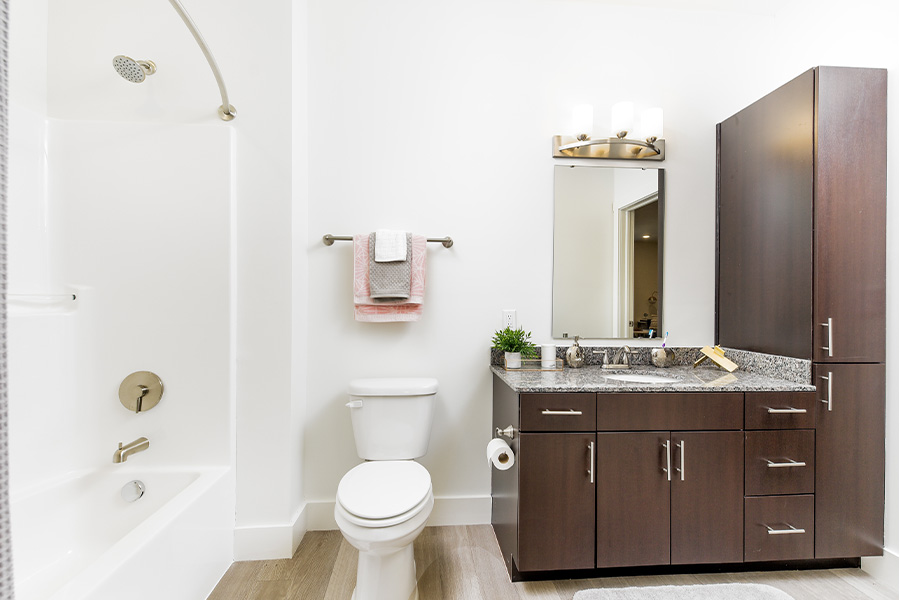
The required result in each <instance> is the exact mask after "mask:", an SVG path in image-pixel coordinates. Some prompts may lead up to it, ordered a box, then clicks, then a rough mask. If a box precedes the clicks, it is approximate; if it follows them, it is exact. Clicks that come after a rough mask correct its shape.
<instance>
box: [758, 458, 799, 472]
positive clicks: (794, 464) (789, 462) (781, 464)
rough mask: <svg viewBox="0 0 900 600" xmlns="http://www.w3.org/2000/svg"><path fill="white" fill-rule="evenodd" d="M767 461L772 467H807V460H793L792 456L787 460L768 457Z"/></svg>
mask: <svg viewBox="0 0 900 600" xmlns="http://www.w3.org/2000/svg"><path fill="white" fill-rule="evenodd" d="M766 462H767V463H769V465H768V466H769V468H770V469H777V468H779V467H805V466H806V463H805V462H802V461H798V460H791V459H790V458H789V459H787V462H774V461H771V460H769V459H768V458H767V459H766Z"/></svg>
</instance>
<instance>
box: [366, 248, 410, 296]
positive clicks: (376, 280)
mask: <svg viewBox="0 0 900 600" xmlns="http://www.w3.org/2000/svg"><path fill="white" fill-rule="evenodd" d="M411 256H412V234H411V233H407V234H406V260H396V261H392V262H375V234H374V233H370V234H369V296H371V297H372V299H373V300H376V301H378V300H405V299H407V298H409V284H410V280H411V276H412V263H411V261H410V260H409V259H410V257H411Z"/></svg>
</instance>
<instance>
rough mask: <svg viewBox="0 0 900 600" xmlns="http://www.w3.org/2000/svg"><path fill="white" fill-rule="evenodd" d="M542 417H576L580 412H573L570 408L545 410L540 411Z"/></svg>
mask: <svg viewBox="0 0 900 600" xmlns="http://www.w3.org/2000/svg"><path fill="white" fill-rule="evenodd" d="M541 414H542V415H568V416H572V417H577V416H579V415H580V414H581V411H580V410H575V409H574V408H570V409H569V410H551V409H549V408H545V409H544V410H542V411H541Z"/></svg>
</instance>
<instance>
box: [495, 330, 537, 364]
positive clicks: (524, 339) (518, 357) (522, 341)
mask: <svg viewBox="0 0 900 600" xmlns="http://www.w3.org/2000/svg"><path fill="white" fill-rule="evenodd" d="M530 338H531V332H530V331H529V332H528V333H525V330H524V329H522V328H521V327H519V328H518V329H513V328H512V327H506V328H505V329H501V330H500V331H495V332H494V339H493V340H491V341H492V342H493V343H494V346H493V347H494V348H497V349H498V350H503V352H504V353H505V356H506V366H507V367H508V368H511V369H518V368H520V367H521V366H522V357H523V356H524V357H525V358H530V357H533V356H537V349H536V348H535V345H534V344H532V343H531V342H530V341H529V339H530Z"/></svg>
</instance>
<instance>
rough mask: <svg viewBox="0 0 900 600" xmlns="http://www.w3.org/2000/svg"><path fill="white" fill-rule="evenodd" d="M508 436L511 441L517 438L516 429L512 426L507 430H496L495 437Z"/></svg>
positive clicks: (497, 428) (496, 428)
mask: <svg viewBox="0 0 900 600" xmlns="http://www.w3.org/2000/svg"><path fill="white" fill-rule="evenodd" d="M500 436H506V437H508V438H509V439H511V440H512V439H515V437H516V428H515V427H513V426H512V425H510V426H509V427H507V428H506V429H500V428H499V427H495V428H494V437H495V438H497V437H500Z"/></svg>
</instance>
